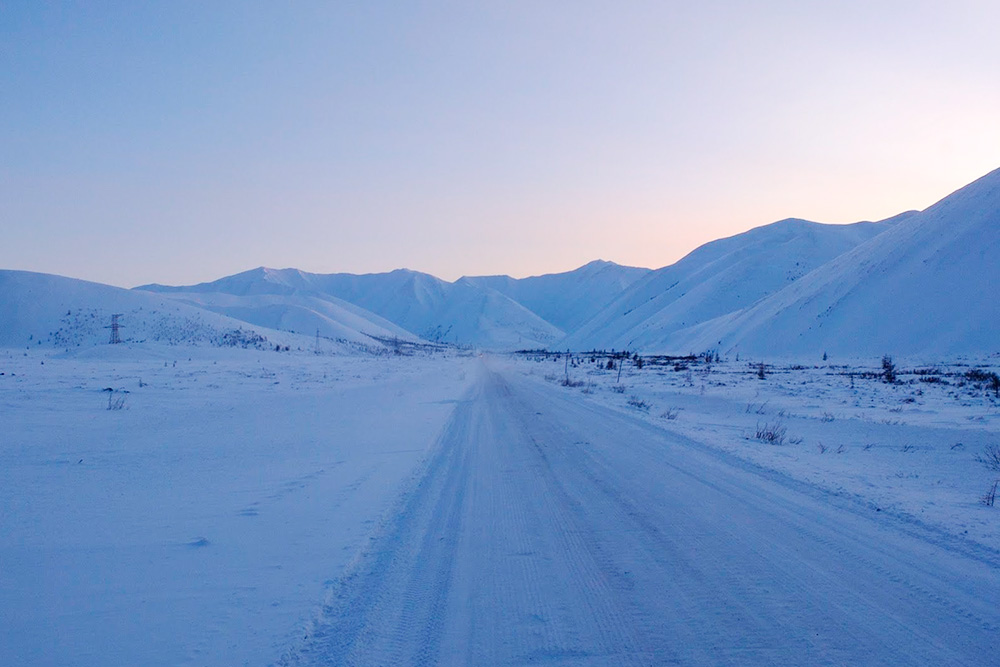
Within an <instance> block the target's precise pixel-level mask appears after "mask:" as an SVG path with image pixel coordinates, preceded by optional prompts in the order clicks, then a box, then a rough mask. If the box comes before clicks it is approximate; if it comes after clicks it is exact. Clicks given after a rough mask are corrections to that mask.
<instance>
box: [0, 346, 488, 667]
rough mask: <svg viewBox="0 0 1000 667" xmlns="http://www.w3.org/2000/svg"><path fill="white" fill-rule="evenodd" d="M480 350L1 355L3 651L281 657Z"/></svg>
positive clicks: (153, 661) (150, 661)
mask: <svg viewBox="0 0 1000 667" xmlns="http://www.w3.org/2000/svg"><path fill="white" fill-rule="evenodd" d="M469 363H470V360H469V359H467V358H463V357H458V356H447V355H437V356H436V357H435V358H433V359H425V358H420V357H406V358H405V359H403V358H396V357H386V356H383V357H365V356H358V357H347V356H336V357H335V356H323V355H320V356H316V355H311V354H297V355H296V354H287V353H276V352H261V351H257V350H240V349H236V350H231V349H218V348H209V347H181V346H129V345H115V346H108V345H105V346H101V347H96V348H85V349H83V350H82V351H80V352H78V353H74V354H72V355H66V354H65V353H54V352H53V351H52V350H51V349H48V350H46V351H38V350H34V349H32V350H30V351H25V349H24V348H21V349H18V350H9V349H8V350H0V526H2V528H3V529H2V531H0V664H3V665H244V664H248V665H258V664H269V663H271V662H273V661H274V660H275V659H276V658H277V656H278V655H280V653H281V651H282V650H283V648H284V647H285V646H286V645H287V644H288V643H289V642H290V641H291V640H292V639H293V638H294V637H297V635H298V632H299V630H300V629H301V627H302V626H303V623H304V622H305V620H306V619H308V617H309V615H310V613H311V610H312V609H313V607H314V606H315V605H316V604H317V603H318V600H319V599H320V598H321V597H322V590H323V587H324V582H326V581H327V580H330V579H333V578H336V577H337V575H338V573H339V572H340V571H341V570H343V568H344V567H345V566H346V564H347V563H348V562H349V561H350V560H351V559H352V558H353V557H354V555H355V552H357V551H358V549H359V548H360V547H361V546H362V545H363V543H364V540H365V539H366V536H367V535H368V533H369V532H370V531H371V528H372V526H373V525H374V524H375V523H376V522H377V521H378V520H379V518H380V515H381V513H382V512H383V511H384V510H385V509H386V507H388V506H389V504H390V502H391V500H392V499H393V498H394V497H395V495H396V493H397V492H398V488H399V486H400V484H401V483H402V482H403V481H404V480H405V479H406V478H407V476H408V475H410V474H411V473H412V471H413V469H414V466H415V464H416V462H417V461H419V459H420V457H421V456H422V453H423V452H424V451H425V450H426V449H427V448H428V447H429V446H430V445H431V444H432V443H433V442H434V441H435V439H436V438H437V435H438V432H439V431H440V429H441V427H442V424H443V423H444V421H445V419H446V418H447V417H448V415H449V414H450V411H451V408H452V405H453V401H454V400H455V399H456V397H458V396H460V395H461V394H462V393H463V392H464V390H465V387H466V386H467V385H468V383H469V379H468V378H469V377H470V376H469V374H468V373H467V370H466V368H467V366H468V365H469ZM107 388H112V389H114V390H115V393H114V394H113V395H112V396H109V392H107V391H105V389H107ZM125 392H127V393H125ZM119 400H124V403H123V404H122V406H121V409H113V410H109V409H108V406H109V401H112V402H114V403H115V405H117V402H118V401H119Z"/></svg>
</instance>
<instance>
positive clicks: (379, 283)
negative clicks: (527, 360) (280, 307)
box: [137, 268, 564, 349]
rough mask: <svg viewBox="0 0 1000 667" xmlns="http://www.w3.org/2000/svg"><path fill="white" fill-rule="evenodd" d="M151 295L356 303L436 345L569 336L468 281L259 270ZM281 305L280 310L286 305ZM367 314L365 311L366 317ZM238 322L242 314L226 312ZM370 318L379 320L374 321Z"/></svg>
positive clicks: (404, 273)
mask: <svg viewBox="0 0 1000 667" xmlns="http://www.w3.org/2000/svg"><path fill="white" fill-rule="evenodd" d="M137 289H143V290H148V291H156V292H163V293H169V294H171V295H172V296H174V297H175V298H176V297H177V296H178V295H181V294H220V293H221V294H230V295H236V296H242V297H250V296H258V297H259V296H260V295H273V296H276V297H279V296H280V297H283V298H284V299H285V300H288V299H296V298H304V297H308V298H312V299H319V300H330V299H331V298H333V299H335V300H337V302H338V303H340V304H343V303H344V302H346V303H347V304H353V305H354V306H355V307H356V310H355V314H356V315H359V316H361V315H364V311H367V313H368V314H369V315H368V319H371V320H373V321H375V322H376V323H378V322H385V321H388V322H391V323H393V324H395V325H396V326H397V327H401V328H402V329H404V330H405V331H408V332H410V333H412V334H414V335H416V336H419V337H421V338H424V339H425V340H430V341H435V342H446V343H457V344H462V345H475V346H480V347H486V348H491V349H515V348H524V347H545V346H547V345H550V344H551V343H553V342H554V341H556V340H558V339H559V338H562V337H563V335H564V334H563V331H562V330H560V329H559V328H557V327H555V326H554V325H552V324H550V323H548V322H546V321H545V320H544V319H542V318H541V317H539V316H538V315H536V314H535V313H533V312H531V311H530V310H528V309H527V308H525V307H524V306H522V305H520V304H518V303H517V302H516V301H514V300H512V299H511V298H509V297H507V296H505V295H503V294H501V293H500V292H497V291H496V290H493V289H490V288H487V287H482V286H479V285H476V284H474V283H473V282H472V281H470V280H467V279H459V280H457V281H455V282H454V283H449V282H446V281H444V280H441V279H439V278H435V277H434V276H431V275H429V274H426V273H420V272H417V271H410V270H407V269H399V270H396V271H391V272H389V273H375V274H365V275H354V274H347V273H335V274H314V273H306V272H304V271H299V270H297V269H268V268H259V269H254V270H252V271H246V272H244V273H240V274H236V275H234V276H228V277H226V278H221V279H219V280H216V281H213V282H210V283H203V284H200V285H194V286H191V287H164V286H161V285H146V286H144V287H141V288H137ZM280 302H281V299H276V300H275V301H274V303H272V304H271V305H272V306H273V305H274V304H275V303H280ZM362 309H363V311H362ZM228 312H229V313H230V314H233V315H234V316H235V315H237V314H238V311H236V310H231V311H228ZM370 314H374V317H372V316H371V315H370Z"/></svg>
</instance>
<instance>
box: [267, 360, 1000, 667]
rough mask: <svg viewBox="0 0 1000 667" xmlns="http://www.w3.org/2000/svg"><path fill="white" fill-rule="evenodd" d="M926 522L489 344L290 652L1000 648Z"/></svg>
mask: <svg viewBox="0 0 1000 667" xmlns="http://www.w3.org/2000/svg"><path fill="white" fill-rule="evenodd" d="M922 531H923V529H921V528H919V527H917V526H912V525H903V524H900V523H898V520H896V519H893V518H891V517H886V516H884V515H883V514H880V513H878V512H876V511H874V510H871V509H868V508H864V507H860V506H851V505H849V504H847V501H834V500H831V499H830V498H828V497H827V496H825V495H824V494H822V493H821V492H819V491H817V490H815V489H813V488H812V487H809V486H806V485H803V484H799V483H795V482H792V481H791V480H788V479H786V478H783V477H780V476H778V475H776V474H774V473H766V472H764V471H762V470H759V469H755V468H752V467H751V466H749V465H748V464H745V463H740V462H738V461H737V460H735V459H730V458H726V457H725V455H723V454H720V453H718V452H717V451H713V450H710V449H708V448H704V447H701V446H700V445H698V443H695V442H692V441H690V440H686V439H684V438H682V437H681V436H677V435H674V434H671V433H669V432H668V431H664V430H662V429H658V428H655V427H652V426H650V425H648V424H645V423H643V422H641V421H639V420H634V419H631V418H630V417H628V416H627V415H622V414H620V413H617V412H614V411H611V410H608V409H605V408H603V407H601V406H598V405H595V404H593V403H590V402H587V401H586V400H583V399H581V397H580V396H579V394H576V393H573V394H570V393H567V392H562V391H560V388H558V387H554V386H552V385H551V384H548V383H541V382H538V381H535V380H533V379H531V378H526V377H523V376H521V375H519V374H517V373H514V372H509V371H508V370H507V369H506V368H505V367H504V366H503V365H502V363H500V362H494V361H487V362H486V363H484V364H483V366H482V368H481V378H480V379H479V380H478V381H477V382H476V384H475V386H474V387H473V389H472V391H471V392H470V394H469V395H468V396H467V397H466V399H465V400H463V401H461V402H460V403H459V404H458V405H457V406H456V408H455V411H454V413H453V415H452V417H451V419H450V421H449V423H448V425H447V426H446V428H445V431H444V433H443V434H442V437H441V439H440V440H439V442H438V444H437V445H436V446H435V448H434V450H433V451H432V453H431V455H430V456H429V457H428V458H427V460H426V464H425V466H424V468H423V469H422V470H421V471H420V472H419V474H417V475H416V476H415V477H414V478H413V482H412V484H411V485H410V486H409V488H408V489H407V491H406V492H405V493H404V494H403V495H402V496H401V498H400V499H399V501H398V503H397V505H396V507H395V508H394V510H393V511H391V512H389V513H388V514H387V515H386V518H385V519H384V521H383V523H382V525H381V526H380V528H379V530H378V531H377V532H376V534H375V536H374V537H373V538H372V541H371V544H370V546H369V547H368V548H367V549H366V550H365V551H364V552H363V553H362V554H361V556H359V557H358V558H357V559H356V560H355V561H354V563H353V564H352V566H351V567H350V568H349V569H348V571H347V572H346V573H345V575H344V576H343V577H342V578H340V579H339V580H338V581H337V582H336V583H335V584H334V585H333V586H332V587H331V588H330V590H329V594H328V600H327V603H326V604H325V606H324V608H323V610H322V613H321V614H320V615H319V617H318V619H317V621H316V623H315V626H314V627H312V628H311V629H310V630H309V631H308V632H307V633H306V634H305V637H304V639H303V641H302V642H301V644H300V645H299V646H296V647H293V648H291V649H290V650H289V652H288V653H287V654H286V655H285V656H284V657H283V658H282V659H281V661H280V664H288V665H300V664H303V665H310V664H324V665H325V664H359V665H367V664H373V665H374V664H378V665H389V664H470V665H471V664H526V663H527V664H534V663H544V664H587V665H592V664H602V665H603V664H607V665H622V664H663V663H679V664H768V665H777V664H787V665H804V664H809V665H819V664H892V665H905V664H926V665H987V664H995V663H996V660H997V656H998V655H1000V576H998V575H1000V563H998V562H997V558H996V554H995V553H992V552H988V551H981V552H980V551H974V550H971V548H960V547H959V546H958V545H956V544H953V543H950V542H948V541H947V540H946V539H945V538H943V537H940V536H936V535H934V534H932V533H929V532H922Z"/></svg>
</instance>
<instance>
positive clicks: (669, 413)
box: [660, 408, 680, 421]
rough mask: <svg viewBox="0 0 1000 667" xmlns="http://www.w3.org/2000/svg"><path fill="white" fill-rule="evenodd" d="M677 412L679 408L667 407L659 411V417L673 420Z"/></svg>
mask: <svg viewBox="0 0 1000 667" xmlns="http://www.w3.org/2000/svg"><path fill="white" fill-rule="evenodd" d="M679 412H680V408H667V409H666V410H664V411H663V412H661V413H660V417H662V418H663V419H669V420H670V421H673V420H674V419H677V414H678V413H679Z"/></svg>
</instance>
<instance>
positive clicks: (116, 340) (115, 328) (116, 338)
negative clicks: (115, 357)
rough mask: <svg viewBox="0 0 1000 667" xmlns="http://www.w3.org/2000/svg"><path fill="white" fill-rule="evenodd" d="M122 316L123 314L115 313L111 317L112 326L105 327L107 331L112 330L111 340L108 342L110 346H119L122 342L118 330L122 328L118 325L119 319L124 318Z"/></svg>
mask: <svg viewBox="0 0 1000 667" xmlns="http://www.w3.org/2000/svg"><path fill="white" fill-rule="evenodd" d="M122 315H123V314H122V313H114V314H113V315H112V316H111V326H109V327H104V328H105V329H111V340H110V341H108V344H109V345H117V344H118V343H120V342H122V339H121V336H119V335H118V329H120V328H121V327H122V325H121V324H119V323H118V318H119V317H122Z"/></svg>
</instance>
